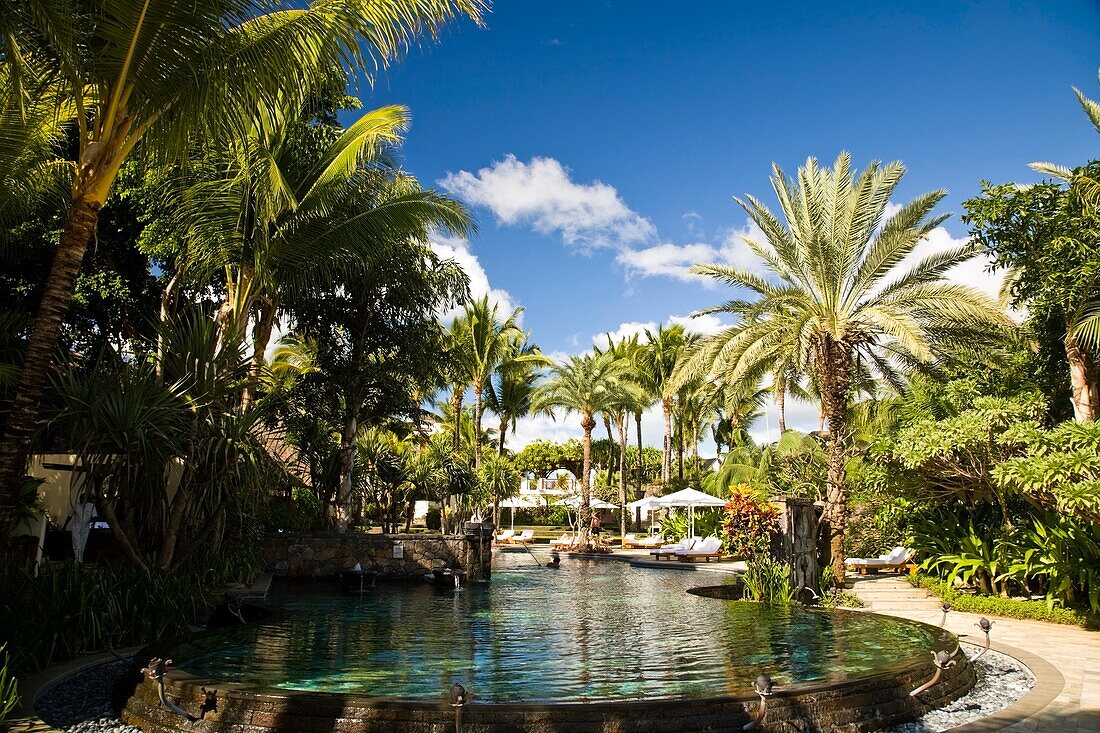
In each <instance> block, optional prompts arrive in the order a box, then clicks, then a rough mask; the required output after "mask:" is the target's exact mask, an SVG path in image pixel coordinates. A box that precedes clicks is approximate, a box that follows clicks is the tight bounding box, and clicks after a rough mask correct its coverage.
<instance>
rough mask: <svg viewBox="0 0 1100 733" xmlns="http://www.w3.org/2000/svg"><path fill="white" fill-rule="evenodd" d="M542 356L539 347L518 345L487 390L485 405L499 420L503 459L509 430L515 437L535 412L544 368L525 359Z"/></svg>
mask: <svg viewBox="0 0 1100 733" xmlns="http://www.w3.org/2000/svg"><path fill="white" fill-rule="evenodd" d="M539 353H540V352H539V350H538V347H537V346H535V345H533V344H528V343H522V344H521V343H519V342H515V344H514V346H513V350H512V352H511V353H510V354H509V355H508V356H506V357H505V358H504V361H503V362H502V363H501V364H500V366H498V367H497V369H496V373H495V375H494V377H495V378H494V379H491V380H490V381H489V384H488V385H487V386H486V388H485V402H486V404H487V405H488V407H489V409H490V410H492V411H493V414H495V415H496V416H497V417H499V418H500V426H499V428H498V429H499V434H498V436H497V438H498V441H497V454H498V455H502V456H503V455H504V441H505V438H506V437H507V433H508V430H509V428H510V429H511V431H512V432H513V433H515V431H516V423H517V422H518V420H519V419H520V418H521V417H526V416H527V415H530V414H532V413H534V411H535V410H534V397H535V390H536V389H537V385H538V381H539V377H540V371H539V368H540V366H541V364H539V363H537V362H535V361H532V360H530V359H525V358H522V357H527V356H531V355H534V354H539ZM516 357H521V358H519V359H517V358H516Z"/></svg>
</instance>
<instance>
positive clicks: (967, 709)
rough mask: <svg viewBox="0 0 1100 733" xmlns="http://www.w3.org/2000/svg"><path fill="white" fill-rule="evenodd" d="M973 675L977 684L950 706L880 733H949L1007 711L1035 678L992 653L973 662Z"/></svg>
mask: <svg viewBox="0 0 1100 733" xmlns="http://www.w3.org/2000/svg"><path fill="white" fill-rule="evenodd" d="M964 649H969V650H970V651H969V652H968V653H969V654H970V655H974V654H976V653H977V652H976V651H973V649H974V648H973V647H964ZM974 671H975V672H976V673H977V681H976V682H975V683H974V688H973V689H972V690H971V691H970V692H969V693H967V694H966V695H963V696H962V697H960V698H959V699H958V700H955V701H954V702H953V703H951V704H950V705H945V706H944V707H942V708H937V709H936V710H930V711H928V712H927V713H925V714H924V715H923V716H922V717H921V718H919V719H918V720H915V721H914V722H912V723H905V724H903V725H895V726H894V727H892V728H887V729H885V731H884V732H883V733H940V731H946V730H950V729H952V728H954V727H956V726H959V725H963V724H965V723H969V722H971V721H973V720H977V719H978V718H984V717H985V716H987V715H992V714H993V713H995V712H997V711H998V710H1002V709H1004V708H1006V707H1008V706H1009V705H1011V704H1012V703H1014V702H1016V701H1017V700H1019V699H1020V698H1021V697H1023V696H1024V693H1026V692H1027V691H1028V690H1030V689H1031V688H1032V687H1034V686H1035V678H1034V677H1033V676H1032V674H1031V672H1030V671H1029V670H1028V668H1027V667H1025V666H1024V665H1022V664H1020V663H1019V662H1018V661H1016V660H1015V659H1013V658H1012V657H1009V656H1006V655H1004V654H999V653H997V652H994V651H989V652H986V653H985V654H984V655H982V658H981V659H979V660H978V661H977V662H974Z"/></svg>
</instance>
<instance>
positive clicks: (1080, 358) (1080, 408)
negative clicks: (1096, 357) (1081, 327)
mask: <svg viewBox="0 0 1100 733" xmlns="http://www.w3.org/2000/svg"><path fill="white" fill-rule="evenodd" d="M1064 343H1065V347H1066V361H1068V362H1069V384H1070V391H1071V398H1072V400H1073V419H1074V420H1076V421H1077V422H1090V421H1092V420H1095V419H1097V416H1098V415H1097V410H1098V407H1100V405H1098V402H1100V390H1098V389H1097V384H1096V382H1095V379H1094V375H1095V374H1096V368H1095V364H1094V363H1093V359H1092V356H1091V355H1090V354H1089V352H1088V351H1087V350H1086V349H1085V347H1084V346H1082V345H1081V343H1080V342H1078V340H1077V337H1076V336H1073V335H1071V334H1069V333H1067V334H1066V338H1065V341H1064Z"/></svg>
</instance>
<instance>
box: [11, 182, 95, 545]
mask: <svg viewBox="0 0 1100 733" xmlns="http://www.w3.org/2000/svg"><path fill="white" fill-rule="evenodd" d="M100 207H101V204H99V203H98V202H94V201H88V200H85V199H83V198H77V199H76V200H75V201H74V202H73V207H72V209H71V210H70V212H69V217H68V218H67V219H66V220H65V226H64V229H62V231H61V239H60V241H59V242H58V246H57V254H56V255H54V259H53V265H52V266H51V267H50V276H49V279H47V281H46V289H45V290H44V291H43V293H42V301H41V303H39V305H38V312H37V313H36V314H35V318H34V325H33V326H32V328H31V335H30V339H29V340H28V341H27V349H26V352H25V354H24V356H23V369H22V371H21V373H20V375H19V388H18V391H17V392H16V393H15V400H14V401H13V402H12V406H11V412H9V413H8V420H7V425H6V427H5V430H4V438H3V441H2V442H0V542H2V541H4V540H6V539H7V538H8V537H9V535H10V534H11V530H12V526H13V524H14V522H15V504H16V501H17V499H18V497H19V492H20V490H21V488H22V486H23V476H24V475H25V474H26V472H27V460H28V457H29V453H30V448H31V440H32V439H33V438H34V433H35V430H36V428H37V424H38V407H39V404H40V403H41V401H42V393H43V392H44V391H45V386H46V378H47V375H48V374H49V373H50V370H51V369H52V368H53V363H54V362H53V357H54V350H55V349H56V348H57V339H58V336H59V335H60V334H61V325H62V323H63V321H64V320H65V312H66V311H67V310H68V308H69V301H70V300H71V299H72V295H73V288H75V287H76V278H77V276H78V275H79V274H80V265H81V263H82V262H83V261H84V251H85V250H86V249H87V247H88V240H89V239H91V237H92V233H93V232H94V231H95V228H96V223H97V222H98V221H99V210H100Z"/></svg>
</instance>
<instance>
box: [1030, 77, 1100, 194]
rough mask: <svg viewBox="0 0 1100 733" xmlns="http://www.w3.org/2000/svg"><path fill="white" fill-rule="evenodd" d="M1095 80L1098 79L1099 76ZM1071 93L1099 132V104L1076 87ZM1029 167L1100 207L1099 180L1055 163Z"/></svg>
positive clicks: (1033, 164) (1034, 164) (1037, 164)
mask: <svg viewBox="0 0 1100 733" xmlns="http://www.w3.org/2000/svg"><path fill="white" fill-rule="evenodd" d="M1097 78H1098V79H1100V75H1098V77H1097ZM1073 93H1074V94H1075V95H1077V101H1078V103H1080V105H1081V109H1083V110H1084V111H1085V116H1087V117H1088V118H1089V122H1091V123H1092V126H1093V128H1095V129H1096V131H1097V132H1100V102H1097V101H1096V100H1094V99H1089V98H1088V97H1086V96H1085V94H1084V93H1083V92H1082V91H1081V90H1080V89H1078V88H1077V87H1074V88H1073ZM1031 167H1032V168H1033V169H1035V170H1037V171H1039V172H1040V173H1045V174H1046V175H1048V176H1054V177H1055V178H1060V179H1062V180H1063V181H1066V182H1068V183H1069V184H1070V188H1071V190H1073V191H1074V192H1075V193H1076V194H1077V195H1078V196H1080V197H1081V200H1082V201H1084V202H1086V203H1089V204H1091V205H1093V206H1100V178H1097V177H1095V176H1090V175H1088V174H1087V173H1085V172H1083V171H1082V170H1081V169H1078V170H1076V171H1074V170H1071V169H1070V168H1067V167H1066V166H1064V165H1058V164H1057V163H1032V164H1031Z"/></svg>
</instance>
